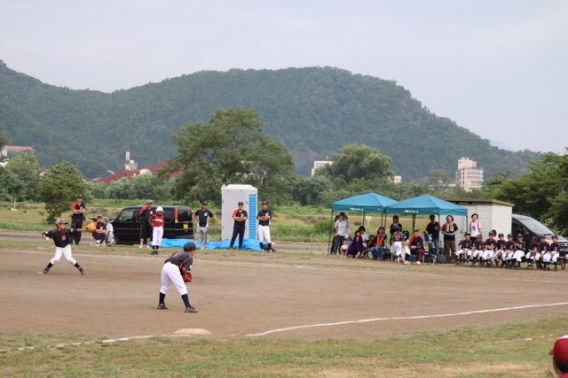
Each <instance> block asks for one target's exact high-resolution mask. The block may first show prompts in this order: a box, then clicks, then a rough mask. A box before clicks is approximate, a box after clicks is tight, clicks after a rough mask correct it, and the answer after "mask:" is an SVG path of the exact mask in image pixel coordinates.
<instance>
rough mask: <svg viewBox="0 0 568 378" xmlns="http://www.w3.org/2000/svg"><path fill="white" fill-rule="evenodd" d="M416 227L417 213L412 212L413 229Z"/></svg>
mask: <svg viewBox="0 0 568 378" xmlns="http://www.w3.org/2000/svg"><path fill="white" fill-rule="evenodd" d="M415 228H416V214H412V231H414V229H415Z"/></svg>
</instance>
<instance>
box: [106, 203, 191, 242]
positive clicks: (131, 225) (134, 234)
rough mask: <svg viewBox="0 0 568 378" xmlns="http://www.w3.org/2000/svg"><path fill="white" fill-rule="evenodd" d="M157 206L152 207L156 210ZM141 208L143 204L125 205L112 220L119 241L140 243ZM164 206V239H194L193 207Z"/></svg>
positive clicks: (115, 235)
mask: <svg viewBox="0 0 568 378" xmlns="http://www.w3.org/2000/svg"><path fill="white" fill-rule="evenodd" d="M156 207H157V206H154V207H152V210H154V212H155V211H156ZM141 208H142V206H132V207H125V208H124V209H122V210H121V211H120V213H119V214H118V215H117V216H116V218H114V220H113V221H112V222H111V223H112V226H113V227H114V237H115V239H116V242H117V243H120V244H138V243H140V227H141V225H142V218H140V217H139V216H138V211H140V209H141ZM162 208H163V209H164V239H192V238H193V222H192V216H191V215H192V214H191V209H190V208H189V207H188V206H162Z"/></svg>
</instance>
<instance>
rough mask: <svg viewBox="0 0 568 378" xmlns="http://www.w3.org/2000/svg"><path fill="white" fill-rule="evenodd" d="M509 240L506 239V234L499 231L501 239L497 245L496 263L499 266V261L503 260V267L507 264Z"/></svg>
mask: <svg viewBox="0 0 568 378" xmlns="http://www.w3.org/2000/svg"><path fill="white" fill-rule="evenodd" d="M506 244H507V241H506V240H505V234H503V233H502V232H500V233H499V239H498V240H497V244H496V245H495V264H496V265H497V266H499V261H501V267H504V266H505V257H506V255H505V245H506Z"/></svg>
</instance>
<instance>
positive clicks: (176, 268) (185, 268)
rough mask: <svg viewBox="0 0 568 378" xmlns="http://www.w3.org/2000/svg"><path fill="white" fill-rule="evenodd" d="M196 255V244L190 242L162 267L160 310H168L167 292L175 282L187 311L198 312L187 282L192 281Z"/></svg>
mask: <svg viewBox="0 0 568 378" xmlns="http://www.w3.org/2000/svg"><path fill="white" fill-rule="evenodd" d="M194 255H195V244H194V243H192V242H188V243H186V244H185V245H184V246H183V252H174V253H173V254H172V255H171V256H170V257H169V258H168V259H167V260H166V261H165V263H164V266H163V267H162V287H161V288H160V300H159V302H158V310H167V309H168V308H167V307H166V303H165V302H164V300H165V299H166V294H167V293H168V289H169V287H170V284H173V285H174V286H175V288H176V289H177V291H178V292H179V294H180V295H181V299H182V300H183V303H184V305H185V312H187V313H196V312H197V310H196V309H195V308H194V307H193V306H192V305H191V304H190V303H189V295H188V293H187V287H186V286H185V282H191V265H192V264H193V256H194Z"/></svg>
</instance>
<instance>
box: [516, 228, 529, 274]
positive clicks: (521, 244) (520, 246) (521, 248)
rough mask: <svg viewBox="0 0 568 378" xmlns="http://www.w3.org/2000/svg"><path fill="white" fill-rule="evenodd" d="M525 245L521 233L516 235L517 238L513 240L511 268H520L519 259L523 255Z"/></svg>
mask: <svg viewBox="0 0 568 378" xmlns="http://www.w3.org/2000/svg"><path fill="white" fill-rule="evenodd" d="M526 249H527V245H526V243H525V241H524V240H523V234H518V235H517V240H516V241H515V253H514V254H513V260H514V261H513V264H514V265H513V268H515V269H520V268H521V261H523V258H524V257H525V253H526Z"/></svg>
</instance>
